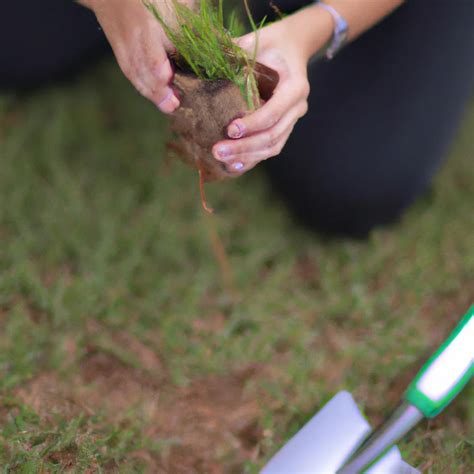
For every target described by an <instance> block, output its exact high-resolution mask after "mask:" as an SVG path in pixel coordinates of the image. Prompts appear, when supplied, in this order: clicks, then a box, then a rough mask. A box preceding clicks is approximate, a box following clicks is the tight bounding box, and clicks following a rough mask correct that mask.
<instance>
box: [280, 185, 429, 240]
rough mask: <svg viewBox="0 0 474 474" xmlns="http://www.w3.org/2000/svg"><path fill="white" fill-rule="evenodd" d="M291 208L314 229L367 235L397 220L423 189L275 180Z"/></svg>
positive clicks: (304, 223)
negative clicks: (330, 186) (363, 187)
mask: <svg viewBox="0 0 474 474" xmlns="http://www.w3.org/2000/svg"><path fill="white" fill-rule="evenodd" d="M273 182H274V184H275V185H276V188H277V191H278V192H279V194H280V195H281V196H282V197H283V199H284V200H285V201H286V203H287V205H288V207H289V209H290V211H291V212H292V213H293V214H294V215H295V217H297V219H298V220H299V221H300V222H302V223H303V225H305V226H307V227H309V228H310V229H312V230H314V231H316V232H319V233H322V234H325V235H329V236H341V237H352V238H365V237H367V236H368V235H369V233H370V232H371V231H372V230H373V229H375V228H377V227H380V226H385V225H389V224H392V223H394V222H396V221H397V220H398V219H399V217H400V216H401V215H402V213H403V211H404V210H405V209H406V208H407V207H408V206H409V205H410V204H411V203H412V202H413V201H414V200H415V199H416V197H417V196H418V195H419V194H420V193H421V192H422V189H421V188H420V187H410V186H399V187H398V188H391V189H390V186H387V187H385V189H384V187H383V186H377V188H370V187H369V188H366V189H363V190H361V189H360V188H359V187H350V186H345V185H342V186H335V187H332V188H328V187H327V186H323V185H318V184H315V183H308V182H306V183H305V181H304V180H299V181H298V182H293V183H288V181H286V182H285V180H275V179H273Z"/></svg>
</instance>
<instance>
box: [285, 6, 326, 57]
mask: <svg viewBox="0 0 474 474" xmlns="http://www.w3.org/2000/svg"><path fill="white" fill-rule="evenodd" d="M288 18H289V19H290V18H291V19H292V25H291V35H292V36H293V37H295V38H298V42H299V44H298V46H299V47H300V48H301V51H302V54H304V56H305V59H306V60H307V61H309V60H310V59H311V58H312V57H313V56H314V55H315V54H317V53H318V52H320V51H321V50H322V49H323V48H324V47H325V46H326V45H327V43H328V42H329V41H330V40H331V38H332V36H333V33H334V20H333V18H332V16H331V14H330V13H329V12H327V11H325V10H323V9H322V8H320V7H318V5H317V4H315V5H311V6H309V7H306V8H304V9H302V10H300V11H298V12H296V13H294V14H293V15H292V16H291V17H288Z"/></svg>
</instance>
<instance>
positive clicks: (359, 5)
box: [213, 0, 403, 174]
mask: <svg viewBox="0 0 474 474" xmlns="http://www.w3.org/2000/svg"><path fill="white" fill-rule="evenodd" d="M326 3H327V4H328V5H331V6H332V7H333V8H335V9H336V10H337V11H338V12H339V13H340V14H341V15H342V16H343V17H344V18H345V20H346V21H347V23H348V24H349V40H353V39H355V38H356V37H357V36H359V35H361V34H362V33H363V32H364V31H366V30H367V29H369V28H370V27H372V26H373V25H375V24H376V23H377V22H378V21H380V20H381V19H382V18H384V17H385V16H386V15H388V14H389V13H390V12H392V11H393V10H394V9H395V8H397V7H398V6H399V5H401V4H402V3H403V0H357V1H356V0H327V2H326ZM333 31H334V23H333V19H332V16H331V15H330V14H329V13H328V12H327V11H326V10H324V9H323V8H321V7H320V6H318V5H317V4H314V5H312V6H310V7H307V8H304V9H303V10H300V11H298V12H296V13H294V14H293V15H290V16H288V17H285V18H284V19H283V20H281V21H278V22H276V23H273V24H271V25H269V26H266V27H264V28H263V29H262V30H261V31H260V33H259V40H258V54H257V61H259V62H261V63H262V64H265V65H266V66H268V67H271V68H272V69H274V70H276V71H277V72H278V74H279V75H280V81H279V83H278V86H277V88H276V89H275V91H274V93H273V97H272V98H271V99H270V100H269V101H268V102H267V103H266V104H265V105H263V106H262V107H261V108H260V109H259V110H257V111H256V112H254V113H252V114H250V115H247V116H246V117H243V118H240V119H237V120H235V121H234V122H232V123H231V124H230V125H229V127H228V136H229V138H230V139H229V140H224V141H222V142H219V143H217V144H216V145H215V146H214V148H213V154H214V156H215V158H216V159H218V160H220V161H222V162H224V163H225V164H226V165H227V168H228V169H229V171H230V172H233V173H235V174H242V173H244V172H246V171H248V170H250V169H252V168H253V167H254V166H255V165H256V164H258V163H259V162H260V161H262V160H265V159H267V158H271V157H272V156H276V155H278V154H279V153H280V152H281V150H282V148H283V146H284V145H285V143H286V141H287V140H288V137H289V136H290V134H291V132H292V130H293V127H294V126H295V124H296V122H297V121H298V120H299V119H300V118H301V117H302V116H303V115H304V114H305V113H306V111H307V108H308V105H307V98H308V95H309V83H308V78H307V65H308V61H309V60H310V58H311V57H312V56H313V55H314V54H315V53H317V52H318V51H320V50H322V48H323V47H324V46H325V45H326V44H327V42H328V41H329V40H330V39H331V37H332V34H333ZM237 41H238V43H239V45H240V46H241V47H242V48H243V49H246V50H248V51H249V52H250V53H251V52H252V51H253V48H254V44H255V34H254V33H251V34H248V35H245V36H243V37H241V38H239V39H238V40H237Z"/></svg>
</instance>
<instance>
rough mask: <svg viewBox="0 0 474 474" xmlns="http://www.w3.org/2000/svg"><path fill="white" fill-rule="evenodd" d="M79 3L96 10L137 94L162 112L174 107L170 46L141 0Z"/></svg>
mask: <svg viewBox="0 0 474 474" xmlns="http://www.w3.org/2000/svg"><path fill="white" fill-rule="evenodd" d="M189 1H190V0H189ZM79 3H81V4H82V5H84V6H85V7H87V8H90V9H91V10H92V11H93V12H94V13H95V15H96V17H97V20H98V21H99V23H100V25H101V26H102V29H103V30H104V33H105V35H106V36H107V39H108V40H109V43H110V45H111V46H112V49H113V51H114V54H115V57H116V59H117V62H118V64H119V66H120V68H121V69H122V72H123V73H124V74H125V76H126V77H127V78H128V79H129V80H130V82H131V83H132V84H133V85H134V86H135V88H136V89H137V90H138V91H139V92H140V94H142V95H143V96H144V97H146V98H147V99H149V100H150V101H152V102H153V103H154V104H155V105H156V106H157V107H158V108H159V109H160V110H161V111H162V112H165V113H171V112H173V111H174V110H175V109H177V108H178V107H179V100H178V98H177V97H176V95H175V94H174V92H173V90H172V89H171V87H170V84H171V80H172V78H173V70H172V68H171V64H170V62H169V60H168V55H167V51H171V50H172V49H173V45H172V44H171V43H170V42H169V40H168V39H167V37H166V35H165V34H164V32H163V30H162V28H161V26H160V25H159V24H158V22H157V21H156V20H155V19H154V18H153V17H152V15H150V13H149V12H148V11H147V10H146V8H145V7H144V6H143V4H142V2H141V1H140V0H79ZM160 5H163V2H160Z"/></svg>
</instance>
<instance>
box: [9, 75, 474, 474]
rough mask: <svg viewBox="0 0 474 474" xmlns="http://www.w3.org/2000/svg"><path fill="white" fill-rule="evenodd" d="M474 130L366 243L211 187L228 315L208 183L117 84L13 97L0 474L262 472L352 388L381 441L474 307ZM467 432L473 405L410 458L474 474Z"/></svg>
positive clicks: (472, 123) (264, 191) (466, 397)
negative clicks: (433, 353)
mask: <svg viewBox="0 0 474 474" xmlns="http://www.w3.org/2000/svg"><path fill="white" fill-rule="evenodd" d="M473 128H474V109H473V108H472V107H471V109H470V110H469V111H468V115H467V119H466V122H465V125H464V127H463V129H462V131H461V132H460V134H459V136H458V138H457V140H456V143H455V147H454V149H453V151H452V156H451V160H450V161H449V163H448V164H447V166H445V167H444V168H443V170H442V172H441V173H440V174H439V175H438V177H437V179H436V183H435V186H434V189H433V192H432V193H431V194H430V196H429V197H425V198H423V199H422V200H420V201H419V202H418V203H417V204H416V205H415V206H414V207H413V208H412V209H411V210H410V211H409V212H408V214H407V215H406V216H405V217H404V219H403V220H402V222H401V223H399V224H397V225H396V226H394V227H392V228H390V229H384V230H379V231H377V232H374V233H373V234H372V235H371V236H370V239H369V240H368V241H366V242H352V241H345V240H338V241H326V240H323V239H321V238H319V237H317V236H314V235H312V234H310V233H307V232H306V231H304V230H302V229H300V228H298V227H297V226H296V225H295V224H294V223H293V222H292V220H291V218H290V217H289V216H288V214H287V213H286V211H285V208H284V207H283V205H282V204H280V203H279V202H278V200H276V199H275V198H274V197H272V195H271V193H269V189H268V186H267V184H266V182H265V180H264V179H263V176H262V175H261V174H260V173H259V172H253V173H251V174H249V175H248V176H246V177H244V178H241V179H239V180H236V181H234V182H228V183H221V184H216V185H213V186H210V187H209V197H208V199H209V201H210V203H212V205H213V207H214V208H215V209H216V211H217V217H216V219H217V223H218V226H219V229H220V232H221V235H222V238H223V240H224V242H225V243H226V246H227V248H228V251H229V255H230V259H231V262H232V265H233V268H234V271H235V279H236V283H237V287H238V290H239V294H240V297H239V298H240V299H239V303H238V304H236V305H234V304H232V302H231V301H230V299H229V297H228V296H227V295H226V293H225V291H224V290H223V285H222V277H221V275H220V274H219V270H218V266H217V264H216V261H215V259H214V257H213V253H212V248H211V245H210V241H209V236H208V226H207V222H208V221H207V217H206V216H204V215H203V212H202V210H201V206H200V200H199V194H198V183H197V178H196V176H195V173H194V172H192V171H190V170H189V169H187V168H184V167H182V166H181V165H179V164H176V165H173V166H171V167H169V166H168V164H167V163H166V162H165V160H164V152H165V147H164V143H165V136H166V121H165V119H164V118H163V117H162V116H161V115H160V114H159V113H158V111H157V110H156V109H155V108H154V107H153V106H152V105H150V104H148V103H147V102H145V101H144V100H143V99H142V98H140V97H139V96H138V95H137V94H135V93H134V92H133V90H132V88H131V87H130V86H129V85H128V84H127V83H126V81H125V80H124V79H123V78H122V77H121V75H120V73H119V72H118V71H117V69H116V68H115V67H111V66H107V67H102V68H99V69H98V70H97V71H95V72H93V73H90V74H89V75H88V76H87V77H85V78H83V79H82V80H81V81H80V82H78V83H77V84H74V85H69V86H62V87H56V88H53V89H50V90H46V91H43V92H41V93H37V94H35V95H32V96H30V97H21V98H20V97H14V96H0V163H1V168H0V239H1V246H0V396H1V403H0V466H1V467H2V469H3V472H20V473H33V472H68V471H71V472H87V470H88V469H89V470H90V471H89V472H146V469H149V470H151V472H162V471H163V470H164V469H165V467H166V466H168V467H169V466H170V465H171V466H173V469H172V470H171V472H177V473H179V472H211V471H212V468H215V467H216V466H217V467H220V468H221V471H222V472H226V473H227V472H229V473H232V472H243V471H245V472H252V473H253V472H257V470H258V467H260V466H262V465H263V464H264V462H265V460H266V459H268V457H269V456H270V455H271V454H272V453H273V452H274V451H275V450H276V449H277V447H278V446H280V445H281V443H282V442H283V441H284V440H286V439H287V438H288V437H289V436H291V434H292V433H294V432H295V431H296V430H297V429H298V428H299V427H301V426H302V424H303V423H304V422H305V420H307V419H308V418H309V417H310V416H311V415H312V414H313V413H314V412H315V411H316V410H317V409H318V407H320V406H321V405H322V404H323V403H324V402H325V401H327V400H328V399H329V398H330V397H331V396H332V395H333V394H334V393H335V392H337V391H338V390H340V389H343V388H345V389H348V390H350V391H352V392H353V393H354V395H355V397H356V398H357V400H358V402H359V403H360V405H361V406H362V407H363V408H364V409H365V410H366V413H367V414H368V416H369V418H370V420H371V421H372V422H377V421H380V420H381V419H382V418H383V416H384V415H386V414H387V413H388V411H389V409H390V408H391V406H392V405H393V404H394V403H395V402H396V400H397V397H398V396H399V395H400V394H401V392H402V390H403V388H404V385H405V384H406V383H407V382H408V380H409V376H410V374H411V373H413V370H416V368H417V367H418V366H419V364H420V362H421V361H422V360H423V358H424V357H425V356H426V355H427V354H428V353H429V351H430V350H431V349H433V348H434V347H435V346H436V344H437V343H438V342H440V340H441V339H442V338H443V336H444V335H446V334H447V333H448V331H449V329H450V328H451V327H452V326H453V324H454V323H455V321H456V319H457V317H459V316H461V315H462V314H463V312H464V311H465V310H467V308H468V306H469V304H470V303H472V301H473V299H474V283H473V282H474V252H473V238H472V236H473V235H474V219H473V213H472V203H473V202H474V167H473V166H472V163H473V158H474V142H473V140H472V130H473ZM237 410H241V411H239V412H238V413H241V415H239V417H237V420H234V421H232V420H231V419H230V418H231V415H232V413H235V412H236V411H237ZM194 411H195V412H196V413H194ZM473 414H474V397H473V390H472V386H470V387H468V388H467V390H466V391H465V392H464V393H463V395H462V396H461V397H460V398H459V400H457V401H456V402H455V403H454V404H453V405H452V406H451V407H450V408H449V409H448V410H447V411H446V412H445V413H444V414H443V415H442V416H441V417H440V418H439V420H437V421H434V422H431V423H429V424H424V425H423V426H422V427H420V428H419V429H417V430H416V432H415V433H414V434H413V435H411V436H410V437H409V439H408V440H407V441H404V442H403V443H402V444H401V449H402V451H403V453H404V455H405V457H406V459H407V460H408V461H409V462H411V463H413V464H414V465H416V466H419V467H422V468H424V469H425V471H426V472H434V473H446V472H459V473H462V472H463V473H469V472H473V470H474V465H473V443H474V433H473V426H474V423H473V422H472V421H473ZM241 419H245V420H246V422H245V423H244V426H241V424H239V423H240V422H241ZM178 461H179V462H181V465H180V466H181V468H182V469H181V468H180V467H179V463H178ZM167 463H168V464H167ZM170 463H171V464H170ZM163 466H164V467H163ZM183 466H184V467H183ZM180 469H181V470H180ZM213 472H219V471H215V470H214V471H213Z"/></svg>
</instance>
